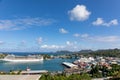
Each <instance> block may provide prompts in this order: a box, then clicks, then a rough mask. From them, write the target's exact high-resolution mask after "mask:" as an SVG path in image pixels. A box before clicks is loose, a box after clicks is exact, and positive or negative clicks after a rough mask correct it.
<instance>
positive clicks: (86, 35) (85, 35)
mask: <svg viewBox="0 0 120 80" xmlns="http://www.w3.org/2000/svg"><path fill="white" fill-rule="evenodd" d="M73 36H74V37H82V38H87V37H89V34H87V33H86V34H78V33H75V34H73Z"/></svg>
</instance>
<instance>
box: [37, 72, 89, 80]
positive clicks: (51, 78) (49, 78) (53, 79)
mask: <svg viewBox="0 0 120 80" xmlns="http://www.w3.org/2000/svg"><path fill="white" fill-rule="evenodd" d="M39 80H91V77H90V76H89V74H87V73H83V74H81V75H80V74H72V75H70V76H66V75H62V74H59V75H51V74H44V75H42V77H41V78H40V79H39Z"/></svg>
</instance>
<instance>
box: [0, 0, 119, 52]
mask: <svg viewBox="0 0 120 80" xmlns="http://www.w3.org/2000/svg"><path fill="white" fill-rule="evenodd" d="M119 4H120V0H99V1H98V0H0V51H1V52H16V51H18V52H49V51H57V50H70V51H79V50H81V49H93V50H97V49H109V48H120V19H119V18H120V10H119V9H120V6H119Z"/></svg>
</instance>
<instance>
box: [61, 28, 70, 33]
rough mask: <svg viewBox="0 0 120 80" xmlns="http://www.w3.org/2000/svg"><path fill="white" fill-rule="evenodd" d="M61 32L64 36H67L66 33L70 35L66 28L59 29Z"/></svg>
mask: <svg viewBox="0 0 120 80" xmlns="http://www.w3.org/2000/svg"><path fill="white" fill-rule="evenodd" d="M59 32H60V33H62V34H66V33H68V31H67V30H65V29H64V28H61V29H59Z"/></svg>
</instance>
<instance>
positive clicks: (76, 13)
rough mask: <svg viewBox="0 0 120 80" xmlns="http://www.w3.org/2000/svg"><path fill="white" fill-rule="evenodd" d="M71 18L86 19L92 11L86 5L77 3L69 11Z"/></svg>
mask: <svg viewBox="0 0 120 80" xmlns="http://www.w3.org/2000/svg"><path fill="white" fill-rule="evenodd" d="M68 14H69V16H70V20H76V21H84V20H86V19H88V18H89V16H90V14H91V12H89V11H88V10H87V9H86V6H85V5H76V7H74V8H73V9H72V10H70V11H68Z"/></svg>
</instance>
